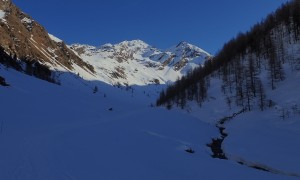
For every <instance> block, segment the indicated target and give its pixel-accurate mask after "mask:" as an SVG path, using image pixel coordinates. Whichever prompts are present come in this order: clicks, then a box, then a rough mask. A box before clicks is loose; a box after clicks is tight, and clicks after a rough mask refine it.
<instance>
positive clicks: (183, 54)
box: [70, 40, 211, 85]
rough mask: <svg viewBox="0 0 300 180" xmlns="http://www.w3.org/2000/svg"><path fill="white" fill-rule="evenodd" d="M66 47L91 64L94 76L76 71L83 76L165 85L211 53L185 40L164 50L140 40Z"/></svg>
mask: <svg viewBox="0 0 300 180" xmlns="http://www.w3.org/2000/svg"><path fill="white" fill-rule="evenodd" d="M70 48H71V49H72V50H74V52H75V53H77V54H78V55H79V56H80V57H81V58H82V59H83V60H84V61H86V62H88V63H89V64H91V65H93V66H94V67H95V70H96V72H97V73H96V74H95V75H94V76H90V75H87V76H85V74H86V73H84V72H83V74H82V72H79V71H78V73H79V74H80V75H81V76H82V77H83V78H84V79H87V80H100V81H103V82H106V83H108V84H112V85H116V84H121V85H147V84H155V83H159V84H168V83H169V82H174V81H176V80H177V79H178V78H180V77H182V75H185V74H186V73H187V72H188V71H190V70H192V69H194V68H196V67H199V66H200V65H202V64H203V63H204V61H205V60H206V59H207V58H209V57H210V56H211V55H209V54H208V53H207V52H205V51H204V50H202V49H200V48H198V47H196V46H193V45H191V44H188V43H186V42H182V43H180V44H179V45H177V46H176V47H173V48H170V49H168V50H166V51H164V52H163V51H161V50H159V49H157V48H154V47H151V46H150V45H148V44H146V43H145V42H143V41H141V40H133V41H124V42H121V43H119V44H115V45H112V44H105V45H103V46H101V47H99V48H96V47H94V46H89V45H80V44H74V45H71V46H70Z"/></svg>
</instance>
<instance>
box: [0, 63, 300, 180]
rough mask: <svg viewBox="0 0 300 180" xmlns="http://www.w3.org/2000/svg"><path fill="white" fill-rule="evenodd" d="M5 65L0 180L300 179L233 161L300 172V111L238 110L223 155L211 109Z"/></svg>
mask: <svg viewBox="0 0 300 180" xmlns="http://www.w3.org/2000/svg"><path fill="white" fill-rule="evenodd" d="M0 73H1V74H0V75H1V76H3V77H5V79H6V81H7V83H9V84H10V85H11V86H10V87H2V86H0V110H1V112H0V179H3V180H41V179H42V180H57V179H59V180H96V179H107V180H114V179H115V180H120V179H130V180H135V179H136V180H147V179H149V180H153V179H156V180H160V179H161V180H166V179H172V180H176V179H178V180H182V179H187V180H198V179H212V180H214V179H216V180H217V179H243V180H253V179H264V180H266V179H272V180H288V179H299V178H298V177H295V176H287V175H281V174H273V173H269V172H264V171H260V170H256V169H252V168H249V167H247V166H242V165H240V164H238V163H237V162H236V161H235V159H237V158H244V159H246V160H249V161H252V162H257V163H261V164H264V165H268V166H272V167H274V168H275V169H280V170H283V171H286V172H291V173H297V174H300V169H299V167H300V159H299V156H298V155H297V152H299V150H300V149H299V147H300V143H299V141H298V137H299V135H300V134H299V129H300V123H299V122H298V121H299V120H298V119H297V118H291V119H290V120H287V121H279V120H278V121H277V120H276V122H275V123H274V122H271V121H270V119H272V117H268V114H266V115H265V116H264V117H263V118H264V119H265V120H264V119H262V120H261V121H259V120H258V119H252V118H251V117H256V115H255V113H254V114H251V113H249V114H247V115H244V117H239V118H240V119H241V120H240V121H238V120H235V121H234V122H232V123H229V124H228V125H226V126H227V129H226V131H227V133H228V134H229V136H228V138H227V139H226V141H225V142H224V149H225V151H226V153H227V154H228V155H230V157H231V159H232V160H228V161H226V160H219V159H213V158H212V157H211V154H212V153H211V150H210V149H209V148H208V147H207V144H208V143H210V141H211V139H212V138H214V137H218V136H219V132H218V129H217V128H216V127H215V126H214V123H211V122H210V121H209V118H212V117H210V115H209V113H208V112H207V113H203V115H202V116H201V115H199V116H196V115H193V114H190V113H186V112H184V111H181V110H177V109H173V110H170V111H168V110H166V109H164V108H155V107H150V104H151V103H153V101H155V98H154V96H151V93H148V92H144V90H136V91H135V93H134V94H132V92H130V91H124V90H120V89H118V88H114V87H109V86H105V85H103V86H101V87H99V92H98V93H96V94H93V93H92V90H91V91H90V92H87V91H86V90H84V88H77V89H76V90H74V89H72V88H68V87H63V86H58V85H53V84H49V83H47V82H44V81H40V80H38V79H35V78H32V77H30V76H26V75H24V74H20V73H17V72H15V71H13V70H5V69H4V68H3V67H1V69H0ZM85 89H86V88H85ZM153 92H155V90H153ZM109 109H110V110H109ZM257 127H259V128H257ZM189 148H191V149H193V150H194V151H195V152H194V153H187V152H186V151H185V150H187V149H189Z"/></svg>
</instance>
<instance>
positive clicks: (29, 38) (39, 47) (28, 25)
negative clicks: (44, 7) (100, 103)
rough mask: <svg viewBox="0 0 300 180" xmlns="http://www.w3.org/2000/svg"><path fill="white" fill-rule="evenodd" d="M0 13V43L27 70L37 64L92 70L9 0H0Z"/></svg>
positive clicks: (62, 68)
mask: <svg viewBox="0 0 300 180" xmlns="http://www.w3.org/2000/svg"><path fill="white" fill-rule="evenodd" d="M0 14H1V16H0V34H1V38H0V46H1V47H2V48H3V50H4V51H5V52H6V53H7V54H9V55H10V56H11V57H13V59H15V60H19V61H20V62H23V63H25V64H26V66H28V68H27V69H30V68H35V67H36V66H37V64H39V65H41V66H43V67H44V68H46V69H51V70H65V71H72V70H73V69H74V68H73V65H74V64H76V65H78V66H80V67H82V68H84V69H86V70H87V71H90V72H91V73H93V72H94V70H93V67H92V66H91V65H89V64H87V63H86V62H84V61H82V60H81V59H80V58H79V57H78V56H76V55H75V54H74V53H73V52H72V51H71V50H70V49H69V48H68V47H67V46H66V45H65V43H64V42H63V41H58V40H57V39H55V38H53V36H51V35H49V34H48V32H47V31H46V29H45V28H44V27H43V26H41V25H40V24H39V23H38V22H36V21H35V20H33V19H32V18H31V17H30V16H29V15H27V14H25V13H24V12H22V11H21V10H20V9H19V8H17V7H16V6H15V5H14V4H13V3H12V2H11V1H10V0H2V1H0ZM29 66H31V67H29ZM24 70H25V69H24ZM25 71H26V70H25ZM28 73H29V74H32V73H30V72H28Z"/></svg>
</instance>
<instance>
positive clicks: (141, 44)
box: [116, 39, 150, 48]
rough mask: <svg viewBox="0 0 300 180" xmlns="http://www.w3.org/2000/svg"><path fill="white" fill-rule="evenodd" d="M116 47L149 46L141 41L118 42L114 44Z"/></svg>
mask: <svg viewBox="0 0 300 180" xmlns="http://www.w3.org/2000/svg"><path fill="white" fill-rule="evenodd" d="M116 45H120V46H127V47H134V46H138V47H144V48H145V47H149V46H150V45H149V44H147V43H145V42H144V41H142V40H139V39H137V40H130V41H128V40H126V41H122V42H120V43H119V44H116Z"/></svg>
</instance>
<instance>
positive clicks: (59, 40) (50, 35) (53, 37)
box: [48, 34, 63, 43]
mask: <svg viewBox="0 0 300 180" xmlns="http://www.w3.org/2000/svg"><path fill="white" fill-rule="evenodd" d="M48 35H49V37H50V38H51V39H52V40H53V41H55V42H57V43H61V42H62V41H63V40H61V39H59V38H57V37H55V36H54V35H52V34H48Z"/></svg>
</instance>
